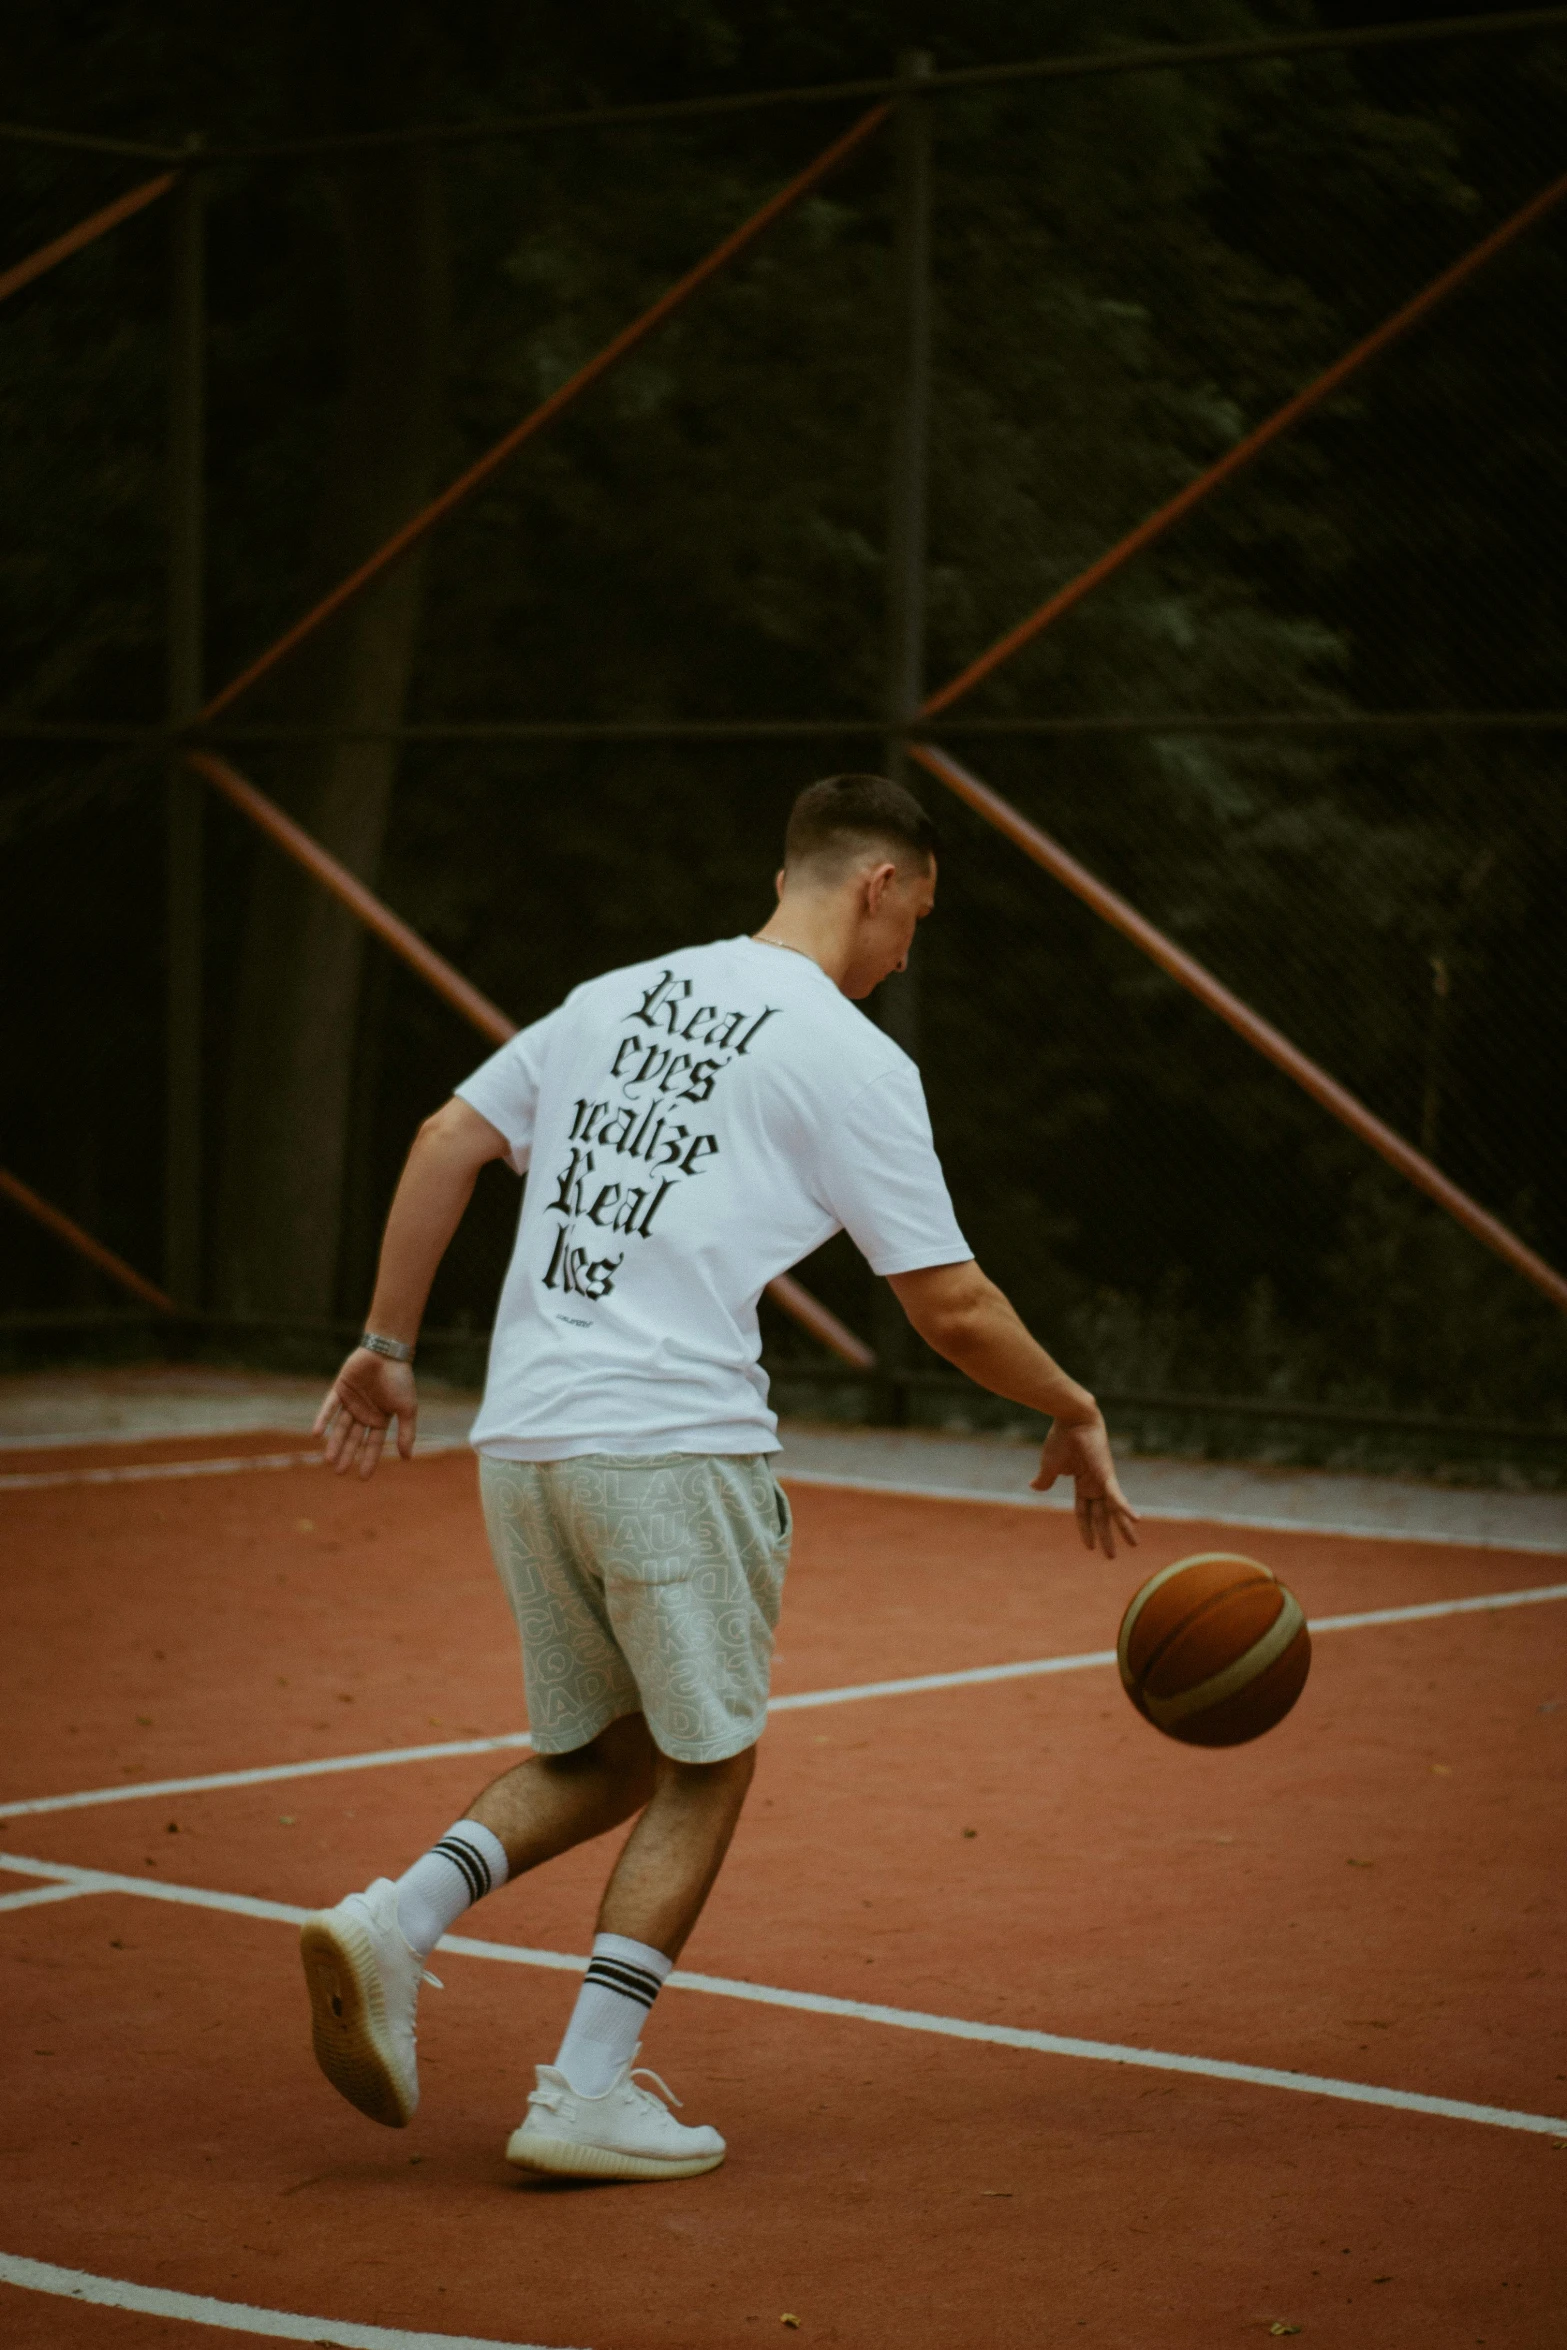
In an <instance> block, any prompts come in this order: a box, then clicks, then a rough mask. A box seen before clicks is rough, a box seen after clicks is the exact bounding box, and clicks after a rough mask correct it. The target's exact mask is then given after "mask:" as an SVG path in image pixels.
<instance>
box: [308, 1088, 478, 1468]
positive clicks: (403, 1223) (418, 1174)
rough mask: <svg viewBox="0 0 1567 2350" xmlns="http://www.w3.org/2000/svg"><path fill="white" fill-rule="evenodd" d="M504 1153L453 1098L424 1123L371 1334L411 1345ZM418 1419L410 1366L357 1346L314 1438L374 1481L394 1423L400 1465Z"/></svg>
mask: <svg viewBox="0 0 1567 2350" xmlns="http://www.w3.org/2000/svg"><path fill="white" fill-rule="evenodd" d="M505 1155H506V1138H505V1136H504V1135H502V1134H500V1133H499V1132H498V1131H497V1130H496V1128H495V1127H493V1126H492V1125H491V1124H490V1122H489V1120H488V1118H481V1117H480V1115H479V1113H478V1111H477V1110H475V1109H471V1108H470V1107H469V1105H468V1104H467V1103H466V1102H465V1101H459V1100H458V1098H457V1097H456V1095H455V1094H454V1095H453V1097H452V1099H451V1100H450V1101H449V1102H447V1103H446V1104H445V1105H444V1106H443V1107H442V1108H441V1109H439V1110H437V1111H436V1113H435V1115H434V1117H433V1118H426V1120H425V1122H424V1124H423V1125H422V1126H421V1127H420V1129H419V1131H418V1133H417V1134H416V1135H415V1137H414V1145H413V1149H412V1150H411V1151H410V1152H409V1154H408V1163H407V1165H406V1166H405V1167H404V1169H403V1172H402V1176H401V1179H400V1180H399V1182H398V1186H397V1191H396V1194H395V1196H394V1198H393V1200H392V1208H391V1213H390V1215H389V1216H388V1217H387V1219H386V1234H385V1237H384V1238H383V1240H382V1242H381V1262H380V1267H379V1269H378V1271H377V1274H376V1283H375V1296H374V1297H373V1298H372V1299H371V1301H370V1316H369V1320H368V1322H367V1323H366V1325H365V1327H366V1328H367V1329H368V1330H372V1331H374V1332H375V1333H376V1335H377V1336H378V1337H380V1338H398V1339H401V1340H402V1342H403V1344H404V1345H405V1346H412V1345H413V1344H414V1342H415V1340H416V1339H417V1338H418V1335H419V1324H420V1323H421V1321H422V1320H423V1319H424V1309H425V1303H426V1300H427V1299H428V1297H429V1295H430V1284H431V1282H432V1281H433V1280H434V1279H435V1274H436V1268H437V1266H438V1265H439V1264H440V1261H441V1259H442V1257H443V1256H444V1255H445V1254H446V1249H447V1245H448V1243H449V1242H450V1240H451V1237H452V1234H453V1233H454V1232H455V1231H456V1229H457V1227H458V1225H459V1224H460V1223H461V1222H462V1216H463V1210H464V1209H465V1208H466V1207H467V1205H468V1202H469V1200H470V1199H471V1198H472V1196H473V1187H474V1184H475V1183H476V1182H477V1180H478V1175H479V1169H480V1168H481V1167H482V1166H484V1165H486V1164H487V1162H488V1161H489V1160H491V1159H500V1158H504V1157H505ZM418 1411H419V1405H418V1396H417V1393H416V1391H415V1388H414V1375H413V1366H412V1364H411V1363H394V1362H392V1361H391V1360H389V1358H388V1357H387V1356H385V1355H378V1354H372V1353H371V1352H370V1350H369V1348H368V1347H363V1346H356V1347H355V1348H354V1351H353V1353H352V1354H351V1355H350V1356H349V1358H348V1360H347V1362H346V1363H344V1365H343V1368H342V1369H341V1370H340V1371H339V1372H338V1374H337V1377H336V1378H335V1379H334V1380H333V1382H332V1385H331V1387H330V1388H329V1389H328V1391H327V1396H326V1401H325V1402H324V1403H323V1404H322V1406H321V1409H320V1411H319V1412H318V1413H317V1415H316V1430H315V1432H316V1434H317V1435H318V1436H321V1435H324V1436H325V1437H326V1457H327V1459H328V1460H329V1461H330V1462H331V1464H332V1466H333V1468H334V1469H336V1470H337V1472H338V1474H339V1475H341V1474H342V1472H343V1471H344V1470H345V1469H349V1468H354V1467H357V1468H358V1471H359V1474H360V1476H361V1477H369V1476H372V1475H373V1474H374V1472H375V1466H376V1463H377V1462H378V1461H379V1459H380V1458H381V1447H382V1445H383V1444H384V1443H385V1441H386V1431H387V1426H388V1423H389V1422H390V1421H391V1420H393V1419H394V1418H395V1420H396V1422H397V1449H398V1451H399V1452H400V1453H401V1454H402V1456H403V1458H404V1460H407V1459H409V1458H410V1456H411V1455H412V1452H413V1448H414V1424H415V1422H416V1420H417V1418H418Z"/></svg>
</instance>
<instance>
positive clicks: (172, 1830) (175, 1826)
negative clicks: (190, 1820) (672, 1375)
mask: <svg viewBox="0 0 1567 2350" xmlns="http://www.w3.org/2000/svg"><path fill="white" fill-rule="evenodd" d="M179 1832H180V1824H179V1821H178V1820H170V1822H169V1824H168V1826H167V1827H166V1828H165V1829H164V1831H163V1833H164V1834H165V1836H177V1835H178V1834H179Z"/></svg>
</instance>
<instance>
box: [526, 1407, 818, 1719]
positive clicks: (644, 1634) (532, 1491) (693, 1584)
mask: <svg viewBox="0 0 1567 2350" xmlns="http://www.w3.org/2000/svg"><path fill="white" fill-rule="evenodd" d="M479 1491H480V1494H481V1496H482V1498H483V1502H484V1517H485V1523H486V1525H487V1527H488V1529H489V1536H490V1548H491V1550H492V1551H493V1552H494V1554H495V1563H496V1565H497V1567H499V1569H500V1574H501V1581H502V1582H503V1583H504V1584H505V1586H506V1590H507V1594H508V1596H509V1598H510V1600H511V1604H512V1612H513V1614H514V1615H515V1616H516V1619H517V1629H518V1631H519V1633H520V1634H521V1636H522V1669H523V1682H524V1685H525V1687H526V1690H527V1696H528V1722H529V1726H530V1728H531V1730H532V1733H533V1744H534V1747H535V1749H536V1751H537V1752H538V1753H540V1754H569V1753H570V1752H571V1750H572V1749H573V1748H574V1747H578V1746H585V1745H586V1744H587V1742H588V1740H589V1739H590V1738H596V1737H597V1736H598V1733H599V1732H600V1730H602V1729H603V1728H604V1726H605V1724H606V1723H608V1722H613V1721H614V1720H616V1719H617V1717H618V1716H619V1715H621V1714H629V1713H636V1712H637V1711H639V1710H640V1711H641V1712H642V1713H643V1714H645V1715H646V1717H647V1725H648V1728H649V1730H650V1731H651V1732H652V1734H653V1742H654V1744H655V1745H656V1746H657V1747H658V1749H659V1751H660V1753H662V1754H667V1755H669V1756H670V1757H671V1758H672V1759H673V1760H674V1761H676V1762H722V1761H723V1760H724V1759H725V1757H726V1756H728V1755H731V1754H739V1753H741V1752H742V1751H743V1750H744V1749H745V1748H746V1747H748V1746H754V1745H755V1744H756V1741H757V1739H758V1738H759V1737H760V1736H761V1734H762V1727H763V1724H764V1722H765V1721H766V1718H767V1690H768V1675H769V1668H770V1666H771V1663H772V1654H773V1629H774V1626H775V1625H776V1624H777V1622H778V1608H779V1603H780V1601H781V1599H782V1597H783V1579H784V1569H785V1568H786V1567H787V1565H788V1563H789V1539H790V1535H791V1533H792V1531H793V1528H792V1522H791V1519H790V1515H789V1504H788V1502H787V1501H786V1500H785V1498H784V1494H783V1489H782V1487H781V1486H780V1485H779V1484H778V1481H777V1479H776V1478H775V1477H774V1475H773V1473H772V1470H771V1469H770V1468H769V1466H768V1456H767V1455H766V1454H765V1453H748V1454H735V1453H680V1452H677V1453H663V1454H660V1455H657V1456H655V1457H652V1458H644V1457H638V1458H632V1459H621V1458H618V1457H617V1456H615V1455H613V1454H609V1453H583V1454H579V1455H578V1456H577V1457H576V1458H575V1459H573V1460H565V1461H506V1460H497V1459H494V1458H493V1457H491V1456H489V1455H483V1456H481V1458H480V1462H479Z"/></svg>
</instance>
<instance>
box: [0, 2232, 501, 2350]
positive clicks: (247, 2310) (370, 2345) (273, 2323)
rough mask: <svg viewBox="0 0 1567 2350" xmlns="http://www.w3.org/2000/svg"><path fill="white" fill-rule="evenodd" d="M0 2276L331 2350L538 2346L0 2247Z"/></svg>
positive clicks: (36, 2288) (100, 2303)
mask: <svg viewBox="0 0 1567 2350" xmlns="http://www.w3.org/2000/svg"><path fill="white" fill-rule="evenodd" d="M0 2284H5V2285H19V2286H21V2288H22V2289H23V2291H24V2292H29V2293H55V2294H58V2295H60V2296H61V2297H62V2298H63V2299H65V2300H68V2301H87V2302H90V2303H92V2304H93V2305H94V2307H96V2308H98V2309H134V2310H136V2311H138V2312H139V2313H140V2314H141V2315H142V2316H143V2317H173V2318H181V2319H183V2320H184V2322H185V2324H187V2325H196V2326H221V2327H222V2328H223V2329H224V2331H225V2332H227V2333H231V2334H264V2335H266V2336H267V2337H268V2338H269V2339H270V2340H272V2341H274V2342H321V2343H331V2344H332V2345H333V2350H541V2345H539V2344H538V2343H530V2342H497V2341H496V2340H494V2339H493V2337H491V2336H489V2335H486V2336H485V2337H484V2338H483V2339H482V2340H481V2339H480V2337H479V2336H478V2335H477V2334H410V2333H407V2332H405V2330H404V2329H403V2328H402V2327H401V2326H363V2325H356V2324H355V2323H354V2322H353V2321H352V2320H351V2319H347V2318H340V2317H301V2316H299V2315H297V2314H296V2313H295V2311H293V2310H292V2309H256V2308H253V2307H252V2306H251V2304H250V2303H249V2302H248V2301H213V2300H211V2299H209V2297H208V2296H207V2295H206V2294H205V2293H175V2292H171V2291H169V2290H168V2289H167V2287H165V2286H163V2285H132V2284H129V2283H127V2282H126V2281H125V2280H124V2279H123V2278H120V2277H98V2276H93V2275H92V2274H91V2273H90V2271H88V2270H87V2269H84V2268H56V2267H55V2265H54V2263H53V2262H52V2261H49V2260H24V2259H23V2258H22V2257H21V2256H20V2254H18V2253H15V2252H0Z"/></svg>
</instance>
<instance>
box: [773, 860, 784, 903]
mask: <svg viewBox="0 0 1567 2350" xmlns="http://www.w3.org/2000/svg"><path fill="white" fill-rule="evenodd" d="M784 878H785V876H784V868H783V867H782V865H780V866H779V868H778V870H777V872H776V873H775V874H774V875H773V889H774V891H775V893H776V895H777V898H778V903H779V904H780V905H782V904H783V893H784Z"/></svg>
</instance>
